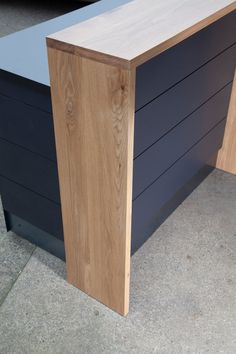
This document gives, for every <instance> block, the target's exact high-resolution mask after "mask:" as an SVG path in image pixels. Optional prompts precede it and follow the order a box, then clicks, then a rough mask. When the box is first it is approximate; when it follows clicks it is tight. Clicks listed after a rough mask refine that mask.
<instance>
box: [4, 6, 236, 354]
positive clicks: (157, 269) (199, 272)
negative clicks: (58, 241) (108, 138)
mask: <svg viewBox="0 0 236 354" xmlns="http://www.w3.org/2000/svg"><path fill="white" fill-rule="evenodd" d="M13 3H14V2H8V3H7V2H6V3H5V4H4V3H2V2H1V3H0V35H4V34H7V33H10V32H13V31H15V30H18V29H21V28H23V27H27V26H29V25H31V24H33V22H34V23H36V22H40V21H42V20H44V19H48V18H50V17H53V16H56V15H59V14H60V13H61V9H58V5H57V7H56V5H55V7H50V8H46V7H44V6H43V5H42V2H41V5H40V4H39V3H34V4H33V5H27V3H25V5H24V4H23V3H21V5H18V6H17V7H14V6H13V5H12V4H13ZM15 3H16V2H15ZM0 163H1V162H0ZM0 232H1V234H0V353H1V354H13V353H14V354H28V353H29V354H34V353H35V354H39V353H40V354H41V353H42V354H57V353H58V354H70V353H71V354H72V353H73V354H86V353H92V354H100V353H112V354H113V353H117V354H120V353H129V354H130V353H135V354H145V353H147V354H149V353H156V354H205V353H207V354H208V353H210V354H218V353H223V354H235V353H236V176H233V175H230V174H227V173H224V172H221V171H218V170H215V171H213V173H212V174H211V175H210V176H209V177H208V178H207V179H206V180H205V181H204V182H203V183H202V184H201V185H200V186H199V187H198V188H197V189H196V190H195V191H194V192H193V193H192V194H191V195H190V196H189V197H188V198H187V199H186V200H185V201H184V203H183V204H182V205H180V207H179V208H178V209H177V210H176V211H175V212H174V213H173V214H172V215H171V216H170V217H169V218H168V220H166V222H165V223H164V224H163V225H162V226H161V227H160V228H159V229H158V230H157V231H156V232H155V234H154V235H153V236H152V237H151V238H150V239H149V240H148V241H147V242H146V243H145V244H144V246H143V247H142V248H141V249H140V250H139V251H138V252H137V253H136V254H135V255H134V256H133V257H132V274H131V306H130V313H129V315H128V316H127V317H126V318H123V317H121V316H119V315H117V314H116V313H114V312H112V311H111V310H109V309H108V308H106V307H105V306H103V305H101V304H99V303H98V302H96V301H95V300H93V299H91V298H89V297H88V296H86V295H85V294H83V293H82V292H81V291H79V290H77V289H75V288H74V287H72V286H71V285H69V284H68V283H67V282H66V280H65V264H64V263H63V262H62V261H61V260H59V259H57V258H55V257H53V256H52V255H50V254H48V253H47V252H45V251H43V250H41V249H39V248H37V247H35V246H34V245H32V244H30V243H29V242H27V241H25V240H23V239H21V238H20V237H18V236H16V235H14V234H13V233H11V232H10V233H8V234H6V230H5V225H4V221H3V218H2V214H1V222H0Z"/></svg>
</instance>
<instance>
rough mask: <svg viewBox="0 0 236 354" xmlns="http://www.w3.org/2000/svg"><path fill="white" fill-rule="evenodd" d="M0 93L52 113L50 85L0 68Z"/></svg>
mask: <svg viewBox="0 0 236 354" xmlns="http://www.w3.org/2000/svg"><path fill="white" fill-rule="evenodd" d="M0 94H3V95H6V96H9V97H11V98H14V99H16V100H18V101H21V102H24V103H26V104H28V105H31V106H34V107H37V108H39V109H41V110H43V111H46V112H49V113H52V104H51V94H50V87H49V86H46V85H42V84H39V83H36V82H34V81H31V80H28V79H25V78H23V77H20V76H17V75H14V74H11V73H9V72H6V71H4V70H0Z"/></svg>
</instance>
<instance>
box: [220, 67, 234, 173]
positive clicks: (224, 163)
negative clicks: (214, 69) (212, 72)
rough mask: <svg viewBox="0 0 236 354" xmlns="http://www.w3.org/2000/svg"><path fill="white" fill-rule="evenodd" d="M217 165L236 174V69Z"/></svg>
mask: <svg viewBox="0 0 236 354" xmlns="http://www.w3.org/2000/svg"><path fill="white" fill-rule="evenodd" d="M216 167H217V168H220V169H222V170H224V171H226V172H230V173H234V174H236V71H235V75H234V84H233V89H232V94H231V100H230V106H229V112H228V117H227V123H226V129H225V135H224V142H223V147H222V149H221V150H220V151H219V154H218V158H217V163H216Z"/></svg>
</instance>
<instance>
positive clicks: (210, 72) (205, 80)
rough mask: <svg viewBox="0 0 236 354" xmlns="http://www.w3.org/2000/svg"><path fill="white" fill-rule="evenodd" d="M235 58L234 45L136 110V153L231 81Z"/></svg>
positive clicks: (235, 47)
mask: <svg viewBox="0 0 236 354" xmlns="http://www.w3.org/2000/svg"><path fill="white" fill-rule="evenodd" d="M235 62H236V45H234V46H232V47H231V48H230V49H228V50H227V51H225V52H223V53H222V54H221V55H219V56H217V57H216V58H215V59H214V60H212V61H210V62H209V63H207V64H206V65H204V66H203V67H201V68H200V69H199V70H197V71H195V72H194V73H193V74H192V75H190V76H188V77H187V78H186V79H185V80H183V81H181V82H180V83H179V84H178V85H176V86H174V87H173V88H171V89H170V90H168V91H167V92H165V93H164V94H163V95H161V96H159V97H158V98H157V99H156V100H154V101H152V102H151V103H150V104H148V105H147V106H145V107H144V108H142V109H141V110H139V111H138V112H136V119H135V146H134V151H135V152H134V155H135V157H136V156H138V155H139V154H140V153H142V152H143V151H144V150H145V149H147V148H148V147H149V146H150V145H152V144H153V143H155V142H156V141H157V140H158V139H160V138H161V137H162V136H163V135H164V134H166V133H167V132H168V130H170V129H171V128H173V127H174V126H175V125H176V124H178V123H180V121H181V120H182V119H184V118H185V117H186V116H188V115H189V114H191V113H192V112H193V111H194V110H195V109H197V108H198V107H199V106H200V105H202V104H203V103H204V102H206V101H207V100H208V99H209V98H210V97H211V96H213V95H214V94H215V93H216V92H217V91H219V90H220V89H221V88H222V87H224V86H225V85H227V84H228V83H229V82H231V81H232V80H233V75H234V68H235ZM216 73H217V75H216Z"/></svg>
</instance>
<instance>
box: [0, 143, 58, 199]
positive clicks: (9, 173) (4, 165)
mask: <svg viewBox="0 0 236 354" xmlns="http://www.w3.org/2000/svg"><path fill="white" fill-rule="evenodd" d="M0 161H1V164H0V175H1V176H3V177H6V178H8V179H9V180H12V181H14V182H16V183H19V184H20V185H22V186H24V187H26V188H28V189H30V190H32V191H34V192H36V193H38V194H40V195H42V196H44V197H46V198H48V199H50V200H53V201H55V202H57V203H60V193H59V182H58V173H57V165H56V163H55V162H52V161H50V160H47V159H44V158H43V157H41V156H39V155H36V154H34V153H32V152H30V151H27V150H25V149H23V148H21V147H19V146H17V145H13V144H11V143H8V142H6V141H3V140H1V139H0Z"/></svg>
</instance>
